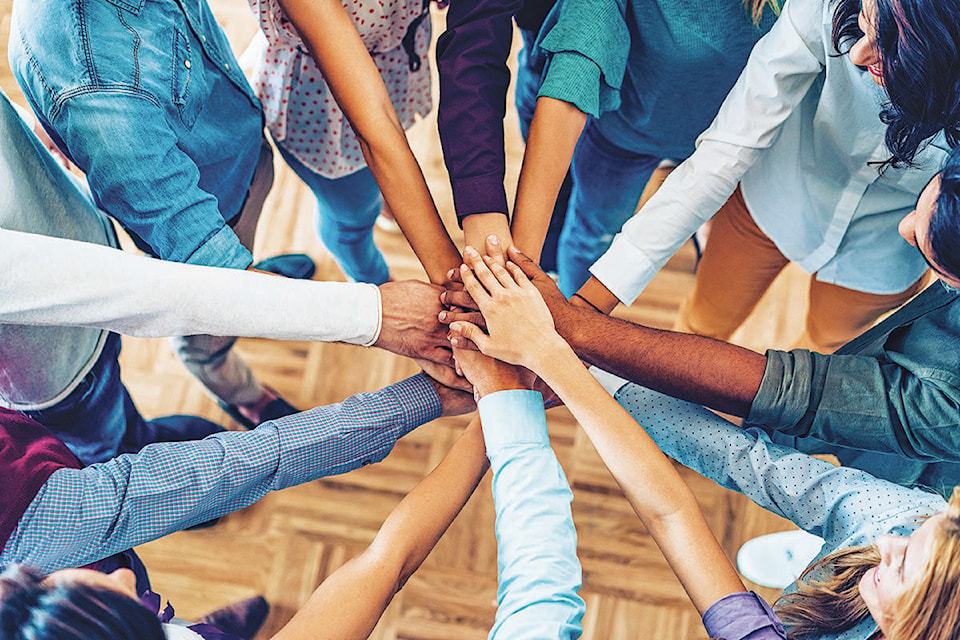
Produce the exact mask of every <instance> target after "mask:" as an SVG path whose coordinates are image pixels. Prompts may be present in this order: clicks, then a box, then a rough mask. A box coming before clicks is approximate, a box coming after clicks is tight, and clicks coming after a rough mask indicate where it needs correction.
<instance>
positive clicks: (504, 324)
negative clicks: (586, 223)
mask: <svg viewBox="0 0 960 640" xmlns="http://www.w3.org/2000/svg"><path fill="white" fill-rule="evenodd" d="M486 253H487V255H485V256H481V255H480V254H479V253H478V252H477V251H476V250H475V249H473V248H472V247H467V249H466V251H465V253H464V260H465V264H464V265H463V266H462V267H461V269H460V270H459V272H457V273H455V274H453V275H454V277H453V278H452V279H453V280H455V281H458V282H456V283H454V284H453V285H448V289H447V291H446V292H445V293H444V297H443V300H444V302H445V303H447V304H450V303H451V302H453V301H456V302H458V303H460V304H462V307H461V308H460V309H456V310H448V311H445V312H441V314H440V320H441V321H442V322H445V323H447V324H449V325H450V334H449V338H450V341H451V344H452V345H453V347H454V354H455V356H456V358H457V362H458V365H459V368H460V369H461V370H462V371H463V373H464V374H465V375H466V377H467V379H469V380H470V381H471V382H473V383H474V384H475V385H476V386H477V387H478V391H479V393H480V395H483V393H484V389H483V388H481V387H483V386H488V385H486V384H485V383H487V382H488V381H487V380H485V378H486V377H488V376H487V371H488V369H489V364H488V361H485V360H483V359H477V356H479V354H476V356H475V355H470V354H469V352H468V351H467V350H468V349H479V350H480V351H481V352H482V353H483V354H485V355H487V356H490V357H491V358H496V359H498V360H501V361H503V362H509V363H511V364H516V365H523V366H526V367H528V368H529V369H533V370H535V371H536V370H538V369H541V368H542V366H543V365H544V364H545V363H547V362H549V360H550V358H551V356H552V355H555V354H556V353H557V350H558V349H567V350H569V347H568V346H567V345H566V343H565V342H564V341H563V339H562V338H560V336H559V335H558V334H557V332H556V331H555V329H554V324H553V318H552V315H551V313H550V309H549V308H548V307H547V304H546V303H545V302H544V297H543V296H541V294H540V293H539V291H538V288H537V286H535V285H534V283H533V282H531V280H530V279H529V278H528V277H527V276H526V274H525V273H524V271H523V270H522V269H520V268H519V267H518V265H517V264H516V263H514V262H512V261H511V262H505V261H504V260H503V256H502V252H500V250H499V246H497V245H496V244H495V243H491V242H487V246H486ZM509 255H510V257H511V259H513V258H514V257H516V258H517V259H520V260H523V261H525V262H526V263H529V265H530V266H532V268H533V270H532V272H533V273H534V274H535V277H536V278H537V279H539V275H538V274H536V272H539V268H537V267H536V266H535V265H533V263H532V262H531V261H529V260H528V259H527V258H526V257H525V256H523V254H522V253H520V252H519V251H518V250H516V249H515V248H513V247H511V248H510V249H509ZM540 273H542V272H540ZM543 278H545V279H546V280H547V281H548V282H549V283H550V285H551V286H553V281H552V280H550V278H549V277H548V276H546V275H545V274H543ZM554 289H555V286H554ZM556 295H557V296H559V297H560V298H561V299H562V298H563V296H562V294H560V292H559V291H557V292H556ZM564 304H566V302H565V301H564ZM513 371H514V372H515V375H517V376H518V381H519V382H521V383H522V386H523V387H524V388H535V389H537V390H539V391H541V392H542V393H543V395H544V397H545V398H547V399H548V402H549V403H550V404H552V403H553V400H554V394H553V392H552V391H551V390H550V389H549V388H548V387H546V385H544V384H543V382H542V381H541V380H539V379H537V376H536V375H534V374H533V373H531V372H530V371H527V370H525V369H513ZM518 386H520V385H518ZM501 388H512V387H501Z"/></svg>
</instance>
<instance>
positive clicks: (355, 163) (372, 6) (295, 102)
mask: <svg viewBox="0 0 960 640" xmlns="http://www.w3.org/2000/svg"><path fill="white" fill-rule="evenodd" d="M249 2H250V6H251V7H252V8H253V10H254V12H255V13H256V14H257V16H258V17H259V20H260V27H261V33H260V34H259V36H258V37H257V38H256V39H255V40H254V42H253V43H252V44H251V48H250V49H249V50H248V51H247V52H246V53H245V54H244V62H245V64H246V65H247V66H249V67H252V69H251V71H252V74H253V75H252V84H253V88H254V90H255V91H256V93H257V95H258V96H259V98H260V101H261V102H262V103H263V109H264V112H265V114H266V121H267V128H268V129H269V130H270V134H271V135H272V136H273V139H274V141H276V142H277V144H280V145H282V146H283V147H284V148H285V149H286V150H287V151H289V152H290V153H292V154H293V155H294V156H295V157H296V158H297V159H298V160H299V161H300V162H302V163H303V164H304V165H306V166H307V167H310V168H311V169H312V170H314V171H316V172H317V173H319V174H320V175H322V176H324V177H326V178H339V177H342V176H345V175H349V174H351V173H353V172H355V171H357V170H359V169H361V168H363V167H364V166H366V163H365V161H364V159H363V155H362V154H361V152H360V144H359V143H358V142H357V137H356V134H355V133H354V132H353V129H352V128H351V127H350V123H349V122H347V119H346V118H345V117H344V115H343V112H342V111H341V110H340V107H339V106H338V105H337V103H336V100H334V98H333V94H332V93H331V92H330V89H329V88H328V87H327V83H326V81H325V80H324V78H323V75H322V74H321V73H320V69H319V68H318V67H317V64H316V63H315V62H314V61H313V58H312V57H311V56H310V54H309V53H307V48H306V46H305V45H304V44H303V41H302V40H301V39H300V36H299V35H297V32H296V30H295V29H294V27H293V25H292V24H291V23H290V21H289V19H287V17H286V15H285V14H284V12H283V9H281V7H280V3H279V2H278V0H249ZM343 6H344V8H345V9H346V10H347V13H348V14H349V15H350V18H351V20H353V24H354V26H355V27H356V28H357V31H358V32H359V33H360V37H361V38H362V39H363V42H364V44H365V45H366V47H367V51H369V52H370V54H371V56H372V58H373V61H374V63H375V64H376V65H377V68H378V69H379V70H380V74H381V76H382V77H383V81H384V84H385V85H386V87H387V92H388V93H389V94H390V99H391V100H392V102H393V107H394V109H396V111H397V116H399V118H400V123H401V124H402V125H403V127H404V128H407V127H409V126H410V125H412V124H413V123H414V120H415V117H416V116H417V115H418V114H419V115H421V116H423V115H426V114H427V113H429V112H430V109H431V97H430V69H429V65H428V63H427V49H428V47H429V44H430V17H429V15H427V16H426V17H425V18H424V19H421V20H418V18H420V16H421V15H422V14H423V13H424V3H423V1H422V0H343ZM411 28H412V29H413V30H415V34H416V35H415V37H414V38H413V40H412V42H411V45H412V46H410V45H408V46H407V47H405V46H404V44H403V39H404V36H406V35H407V32H408V30H410V29H411ZM408 47H409V49H410V50H409V51H408ZM414 67H416V68H417V70H416V71H413V70H412V68H414Z"/></svg>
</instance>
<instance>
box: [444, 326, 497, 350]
mask: <svg viewBox="0 0 960 640" xmlns="http://www.w3.org/2000/svg"><path fill="white" fill-rule="evenodd" d="M450 331H452V332H453V334H454V335H453V336H452V337H451V338H450V344H452V345H453V346H455V347H456V348H458V349H461V348H465V347H466V346H467V345H466V343H465V342H464V340H463V339H464V338H466V339H467V340H469V341H470V342H473V344H475V345H477V348H478V349H480V351H481V352H482V353H486V349H488V348H489V347H490V337H489V336H488V335H487V334H485V333H484V332H483V330H481V329H480V327H478V326H477V325H475V324H473V323H472V322H454V323H453V324H452V325H450ZM456 334H460V335H456Z"/></svg>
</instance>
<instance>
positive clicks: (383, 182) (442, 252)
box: [357, 115, 460, 284]
mask: <svg viewBox="0 0 960 640" xmlns="http://www.w3.org/2000/svg"><path fill="white" fill-rule="evenodd" d="M393 119H394V120H393V122H391V123H389V124H387V125H386V126H385V127H383V129H384V130H383V131H380V132H378V133H377V137H376V138H375V139H371V138H368V137H362V136H361V134H360V132H359V130H358V132H357V133H358V137H361V142H360V149H361V151H362V152H363V156H364V159H365V160H366V161H367V166H369V167H370V172H371V173H372V174H373V177H374V179H375V180H376V181H377V185H378V186H379V187H380V192H381V193H382V194H383V198H384V200H385V201H386V203H387V205H389V207H390V209H391V210H393V214H394V216H395V217H396V219H397V224H399V225H400V229H401V230H402V231H403V234H404V236H406V238H407V241H408V242H409V243H410V246H411V247H412V248H413V252H414V253H415V254H416V255H417V258H418V259H419V260H420V263H421V264H422V265H423V268H424V269H425V270H426V272H427V277H428V278H429V279H430V281H431V282H433V283H436V284H439V283H441V282H444V281H446V279H447V276H446V274H447V271H449V270H450V269H453V268H454V267H456V266H457V265H459V264H460V252H459V251H458V250H457V248H456V246H455V245H454V244H453V241H452V240H451V239H450V236H449V234H448V233H447V230H446V228H445V227H444V225H443V222H442V221H441V219H440V214H439V213H438V212H437V208H436V205H435V204H434V202H433V197H432V196H431V195H430V191H429V190H428V189H427V184H426V181H425V180H424V178H423V174H422V173H421V171H420V165H419V164H417V160H416V158H415V157H414V156H413V152H412V151H411V150H410V147H409V146H408V144H407V139H406V135H405V134H404V132H403V130H402V128H400V123H399V121H397V120H396V116H395V115H394V116H393Z"/></svg>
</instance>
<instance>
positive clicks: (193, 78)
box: [171, 29, 203, 128]
mask: <svg viewBox="0 0 960 640" xmlns="http://www.w3.org/2000/svg"><path fill="white" fill-rule="evenodd" d="M197 49H199V47H197ZM193 53H194V48H193V47H191V46H190V40H188V39H187V37H186V36H185V35H184V34H183V32H182V31H180V30H179V29H174V30H173V63H172V64H173V69H172V73H171V77H172V79H173V86H172V87H171V99H172V100H173V104H175V105H176V106H177V110H178V111H179V112H180V120H182V121H183V124H185V125H186V126H187V127H188V128H193V125H194V124H195V123H196V121H197V116H199V115H200V110H201V109H202V108H203V100H202V99H201V97H200V96H199V95H197V94H198V93H200V92H201V91H200V89H201V88H202V87H203V58H202V54H201V53H200V52H199V51H197V54H198V55H196V56H194V55H193Z"/></svg>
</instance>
